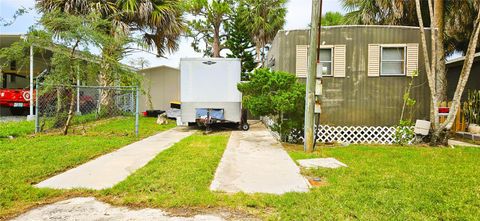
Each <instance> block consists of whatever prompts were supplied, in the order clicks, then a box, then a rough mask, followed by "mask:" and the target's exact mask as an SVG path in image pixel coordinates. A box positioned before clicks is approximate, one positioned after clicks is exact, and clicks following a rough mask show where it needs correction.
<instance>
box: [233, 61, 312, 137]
mask: <svg viewBox="0 0 480 221" xmlns="http://www.w3.org/2000/svg"><path fill="white" fill-rule="evenodd" d="M238 90H239V91H240V92H242V94H243V106H244V107H245V108H247V109H248V110H249V111H250V112H251V113H252V114H253V115H254V116H274V119H275V121H276V126H275V127H274V128H273V129H274V130H276V131H277V132H279V133H280V135H281V136H282V139H284V138H286V136H287V135H288V134H289V133H290V131H291V129H292V128H302V127H303V117H304V111H305V85H304V84H301V83H299V82H297V79H296V77H295V75H294V74H291V73H288V72H282V71H270V70H268V69H266V68H262V69H256V70H255V71H254V72H253V73H252V74H251V75H250V81H248V82H242V83H239V84H238Z"/></svg>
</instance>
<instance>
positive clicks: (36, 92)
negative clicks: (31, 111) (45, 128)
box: [31, 78, 40, 133]
mask: <svg viewBox="0 0 480 221" xmlns="http://www.w3.org/2000/svg"><path fill="white" fill-rule="evenodd" d="M39 93H40V89H39V84H38V78H37V79H36V80H35V133H38V132H40V123H39V121H38V115H40V114H39V113H38V109H39V108H38V94H39ZM31 98H33V94H31Z"/></svg>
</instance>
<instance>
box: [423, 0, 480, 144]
mask: <svg viewBox="0 0 480 221" xmlns="http://www.w3.org/2000/svg"><path fill="white" fill-rule="evenodd" d="M462 2H465V3H471V4H473V2H468V1H462ZM428 3H429V7H428V8H429V12H430V13H429V15H430V20H431V21H432V30H431V32H432V33H431V39H432V45H434V46H435V47H431V49H430V50H431V51H430V53H429V51H428V50H429V49H428V48H427V42H426V38H427V37H426V34H425V30H424V25H423V16H422V13H421V12H420V11H421V4H420V0H415V4H416V9H417V18H418V21H419V22H418V23H419V24H420V34H421V39H422V52H423V56H424V58H425V67H426V72H427V73H426V74H427V78H428V86H429V88H430V93H431V98H432V105H431V106H432V108H431V110H430V116H431V117H430V118H431V120H432V121H433V135H432V140H431V143H432V144H433V145H436V144H438V143H442V144H444V143H446V142H447V139H446V138H447V137H448V134H447V132H448V131H449V130H450V129H451V127H452V126H453V123H454V120H455V116H456V113H457V110H458V109H459V107H460V99H461V96H462V94H463V91H464V89H465V85H466V83H467V81H468V78H469V75H470V71H471V68H472V63H473V59H474V55H475V49H476V48H477V46H478V41H479V35H480V9H479V8H478V5H475V4H473V5H472V7H473V8H475V10H476V11H477V15H476V16H475V17H474V18H470V19H474V20H473V28H472V29H471V34H470V35H469V36H468V39H469V43H468V48H467V51H466V55H465V60H464V62H463V67H462V71H461V73H460V76H459V80H458V84H457V87H456V89H455V93H454V96H453V100H452V107H451V109H450V112H449V114H448V116H447V120H445V122H443V123H440V122H439V120H438V119H439V118H438V107H439V104H440V102H442V101H443V100H442V99H443V91H444V90H445V88H446V87H447V84H446V81H445V82H443V81H442V78H444V77H445V75H446V73H445V59H444V55H445V49H444V47H443V46H444V44H445V42H446V39H445V35H444V34H445V33H444V31H445V30H446V27H447V26H446V23H445V22H444V19H445V15H446V12H447V10H448V9H447V8H446V7H445V6H446V4H445V3H446V2H445V1H444V0H435V1H434V4H433V7H432V2H431V1H428ZM439 79H440V80H439Z"/></svg>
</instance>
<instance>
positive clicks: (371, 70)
mask: <svg viewBox="0 0 480 221" xmlns="http://www.w3.org/2000/svg"><path fill="white" fill-rule="evenodd" d="M368 76H369V77H379V76H380V45H378V44H369V45H368Z"/></svg>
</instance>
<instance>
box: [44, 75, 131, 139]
mask: <svg viewBox="0 0 480 221" xmlns="http://www.w3.org/2000/svg"><path fill="white" fill-rule="evenodd" d="M36 88H37V90H36V97H37V99H36V100H35V113H37V114H35V116H36V119H35V132H45V131H49V130H59V129H62V128H64V127H65V125H66V124H67V123H68V124H69V125H71V126H72V127H74V126H75V125H79V124H86V123H89V122H93V121H98V120H104V119H110V118H115V117H131V118H132V119H135V124H134V125H135V126H134V127H132V131H134V132H135V134H136V135H138V127H139V125H138V120H139V119H138V118H139V113H138V98H139V89H138V87H130V86H114V87H102V86H77V85H47V84H38V85H37V87H36ZM132 121H133V120H132ZM132 125H133V124H132Z"/></svg>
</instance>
